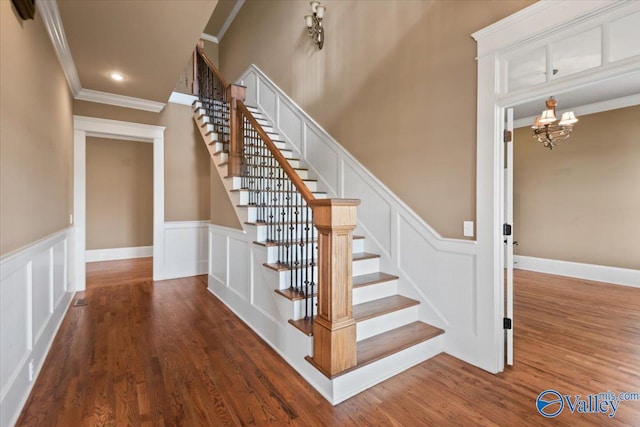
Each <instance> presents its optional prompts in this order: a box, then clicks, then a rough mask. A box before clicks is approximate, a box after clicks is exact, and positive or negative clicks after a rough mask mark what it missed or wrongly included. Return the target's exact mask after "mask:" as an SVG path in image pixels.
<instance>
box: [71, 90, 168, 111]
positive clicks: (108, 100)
mask: <svg viewBox="0 0 640 427" xmlns="http://www.w3.org/2000/svg"><path fill="white" fill-rule="evenodd" d="M75 98H76V99H77V100H80V101H89V102H98V103H100V104H108V105H115V106H117V107H125V108H134V109H136V110H144V111H151V112H153V113H159V112H160V111H162V109H163V108H164V106H165V105H166V104H165V103H164V102H156V101H150V100H148V99H141V98H134V97H132V96H125V95H116V94H115V93H108V92H100V91H97V90H91V89H80V92H79V93H78V94H77V95H76V96H75Z"/></svg>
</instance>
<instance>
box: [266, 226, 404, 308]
mask: <svg viewBox="0 0 640 427" xmlns="http://www.w3.org/2000/svg"><path fill="white" fill-rule="evenodd" d="M311 237H316V234H315V233H314V235H313V236H310V238H311ZM361 246H364V244H363V239H356V240H353V252H354V253H357V252H362V249H361ZM265 248H266V250H267V262H268V263H276V262H278V258H279V257H280V256H281V254H282V256H283V257H286V253H287V250H286V247H284V246H283V251H279V248H278V246H266V247H265ZM312 248H317V243H316V242H313V243H309V244H306V245H303V247H302V248H301V247H300V245H292V246H290V247H289V253H290V254H291V256H294V257H295V254H296V253H297V255H298V258H299V259H302V258H304V257H308V256H310V255H308V254H311V249H312ZM314 257H315V259H316V260H317V259H318V258H317V257H318V255H317V251H316V252H315V253H314ZM391 295H393V294H391ZM385 296H389V295H385ZM354 304H355V303H354Z"/></svg>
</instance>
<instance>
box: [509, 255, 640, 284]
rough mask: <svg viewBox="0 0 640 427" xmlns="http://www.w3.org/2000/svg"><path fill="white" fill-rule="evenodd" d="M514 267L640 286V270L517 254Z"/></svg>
mask: <svg viewBox="0 0 640 427" xmlns="http://www.w3.org/2000/svg"><path fill="white" fill-rule="evenodd" d="M513 258H514V263H515V265H514V268H519V269H521V270H530V271H539V272H541V273H547V274H557V275H560V276H569V277H576V278H578V279H586V280H593V281H596V282H606V283H613V284H616V285H623V286H633V287H635V288H640V270H634V269H631V268H619V267H609V266H606V265H595V264H584V263H581V262H571V261H561V260H557V259H547V258H536V257H530V256H524V255H515V256H514V257H513Z"/></svg>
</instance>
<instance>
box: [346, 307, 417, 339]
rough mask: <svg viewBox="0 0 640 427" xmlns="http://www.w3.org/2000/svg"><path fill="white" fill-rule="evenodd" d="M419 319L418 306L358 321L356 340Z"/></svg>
mask: <svg viewBox="0 0 640 427" xmlns="http://www.w3.org/2000/svg"><path fill="white" fill-rule="evenodd" d="M417 320H418V306H417V305H414V306H411V307H407V308H403V309H402V310H397V311H393V312H391V313H387V314H383V315H382V316H377V317H373V318H371V319H367V320H364V321H362V322H358V323H356V341H362V340H364V339H367V338H370V337H372V336H374V335H378V334H382V333H383V332H387V331H390V330H392V329H396V328H399V327H401V326H404V325H408V324H409V323H411V322H415V321H417Z"/></svg>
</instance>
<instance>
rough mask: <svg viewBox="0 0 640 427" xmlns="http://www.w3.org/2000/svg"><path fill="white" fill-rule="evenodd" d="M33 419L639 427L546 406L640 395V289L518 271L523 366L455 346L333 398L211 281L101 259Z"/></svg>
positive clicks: (635, 414) (32, 405)
mask: <svg viewBox="0 0 640 427" xmlns="http://www.w3.org/2000/svg"><path fill="white" fill-rule="evenodd" d="M89 268H90V269H91V271H88V275H87V277H88V280H89V284H88V289H87V291H86V292H84V293H83V294H80V295H79V297H84V298H86V299H87V301H88V303H89V304H88V305H87V306H85V307H72V308H70V309H69V312H68V313H67V315H66V317H65V319H64V321H63V324H62V326H61V328H60V331H59V332H58V335H57V337H56V339H55V341H54V343H53V345H52V348H51V352H50V354H49V357H48V358H47V360H46V362H45V364H44V367H43V369H42V371H41V373H40V375H39V377H38V380H37V382H36V384H35V386H34V388H33V391H32V393H31V396H30V397H29V399H28V401H27V404H26V406H25V408H24V411H23V413H22V415H21V418H20V419H19V421H18V425H20V426H65V427H66V426H93V425H99V426H111V425H131V426H222V425H278V426H279V425H296V426H350V425H357V426H362V425H367V426H374V425H375V426H427V425H433V426H449V425H452V426H453V425H461V426H478V425H479V426H485V425H486V426H494V425H495V426H507V425H508V426H523V425H534V426H535V425H540V426H542V425H550V424H553V425H571V426H575V425H590V426H597V425H606V426H634V425H635V426H640V401H637V402H622V403H621V404H620V407H619V409H618V412H617V414H616V416H615V417H614V418H612V419H609V418H607V417H606V416H605V415H598V414H571V413H570V412H569V411H568V410H566V409H565V411H564V412H563V413H562V414H560V415H559V416H558V417H557V418H554V419H553V420H548V419H545V418H543V417H542V416H540V415H539V414H538V413H537V411H536V409H535V400H536V397H537V396H538V394H539V393H540V392H541V391H543V390H545V389H548V388H554V389H556V390H558V391H560V392H562V393H567V394H580V395H582V396H585V395H587V394H592V393H599V392H605V391H608V390H611V391H614V392H623V391H626V392H640V373H639V370H640V310H639V308H640V290H639V289H634V288H627V287H623V286H614V285H606V284H600V283H593V282H587V281H583V280H577V279H568V278H562V277H558V276H549V275H543V274H539V273H531V272H524V271H517V272H516V283H515V319H514V326H515V342H516V346H515V357H516V366H514V367H513V368H508V369H507V370H506V371H505V372H504V373H502V374H499V375H492V374H489V373H487V372H485V371H482V370H481V369H478V368H475V367H473V366H471V365H469V364H467V363H464V362H462V361H460V360H458V359H455V358H453V357H451V356H448V355H445V354H442V355H438V356H436V357H434V358H433V359H430V360H428V361H427V362H424V363H422V364H420V365H418V366H416V367H414V368H412V369H409V370H408V371H405V372H404V373H402V374H400V375H398V376H396V377H394V378H392V379H390V380H387V381H385V382H383V383H381V384H379V385H377V386H375V387H373V388H371V389H369V390H367V391H365V392H363V393H361V394H359V395H358V396H356V397H354V398H352V399H349V400H347V401H346V402H343V403H342V404H340V405H337V406H335V407H332V406H331V405H329V404H328V403H327V402H326V401H325V400H324V399H323V398H322V397H321V396H320V395H319V394H318V393H317V392H315V391H314V390H313V389H312V388H311V387H310V386H309V385H308V384H307V383H306V382H305V381H304V380H303V379H302V378H301V377H300V376H299V375H298V374H297V373H296V372H295V371H294V370H293V369H292V368H290V367H289V366H288V365H287V364H286V363H285V362H284V361H283V360H282V359H281V358H280V357H279V356H278V355H277V354H276V353H275V352H274V351H273V350H271V349H270V347H268V346H267V345H266V344H264V343H263V342H262V341H261V340H260V338H259V337H258V336H256V335H255V334H254V333H253V332H251V331H250V330H249V329H248V328H247V327H246V326H245V325H244V324H243V323H242V322H241V321H240V320H239V319H238V318H237V317H236V316H235V315H234V314H233V313H231V312H230V311H229V310H228V309H227V308H226V307H225V306H224V305H223V304H222V303H220V302H219V301H218V300H217V299H216V298H215V297H214V296H213V295H211V294H210V293H209V292H208V291H207V289H206V277H205V276H198V277H195V278H188V279H179V280H169V281H163V282H156V283H153V282H152V281H151V261H150V259H146V260H135V261H128V262H114V263H108V264H107V263H101V265H98V264H93V265H91V266H90V267H89Z"/></svg>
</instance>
